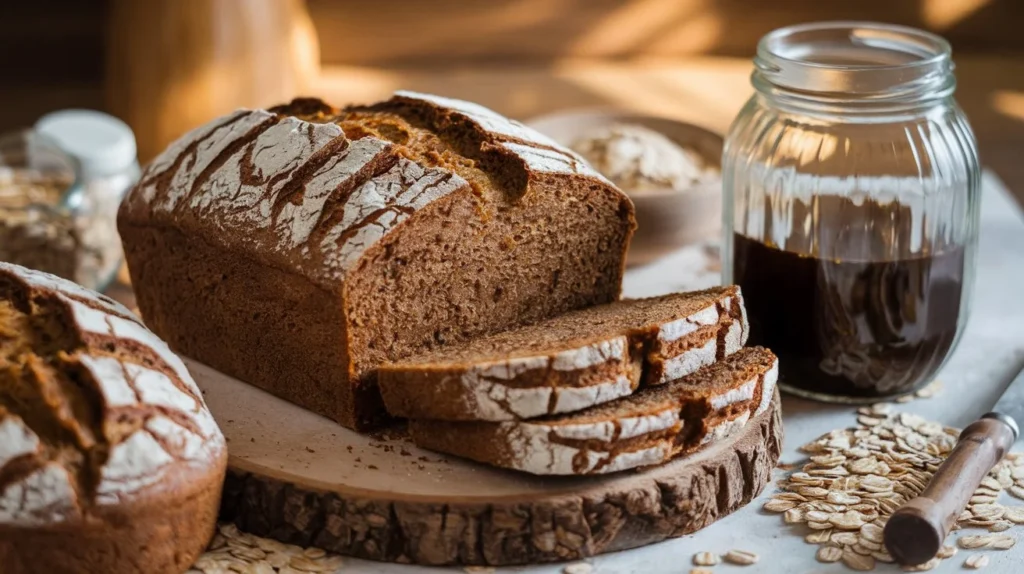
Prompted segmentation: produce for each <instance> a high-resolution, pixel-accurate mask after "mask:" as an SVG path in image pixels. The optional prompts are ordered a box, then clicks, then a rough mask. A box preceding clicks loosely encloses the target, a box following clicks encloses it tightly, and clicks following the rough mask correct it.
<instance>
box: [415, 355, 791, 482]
mask: <svg viewBox="0 0 1024 574" xmlns="http://www.w3.org/2000/svg"><path fill="white" fill-rule="evenodd" d="M777 377H778V360H777V359H776V358H775V355H773V354H772V353H771V351H768V350H766V349H763V348H761V347H751V348H746V349H742V350H740V351H739V352H737V353H735V354H733V355H731V356H729V357H727V358H726V359H724V360H722V361H719V362H717V363H714V364H712V365H709V366H706V367H703V368H701V369H700V370H698V371H697V372H695V373H693V374H691V375H688V376H686V377H683V378H681V379H679V380H676V381H672V382H670V383H668V384H666V385H663V386H659V387H654V388H650V389H644V390H641V391H639V392H637V393H636V394H635V395H633V396H630V397H626V398H622V399H619V400H617V401H614V402H610V403H607V404H603V405H600V406H597V407H593V408H591V409H587V410H585V411H582V412H579V413H574V414H571V415H562V416H557V417H545V418H542V419H535V420H529V421H506V422H483V421H480V422H455V421H428V420H412V421H410V422H409V430H410V433H411V434H412V438H413V441H414V442H416V444H418V445H420V446H422V447H424V448H429V449H432V450H436V451H440V452H445V453H449V454H454V455H457V456H462V457H465V458H469V459H472V460H476V461H479V462H485V463H488V464H492V465H494V466H499V467H503V468H510V469H514V470H521V471H524V472H529V473H533V474H545V475H574V474H603V473H609V472H615V471H619V470H625V469H628V468H636V467H641V466H649V465H655V464H660V463H663V462H665V461H668V460H669V459H671V458H673V457H675V456H678V455H680V454H685V453H688V452H692V451H694V450H697V449H699V448H701V447H703V446H705V445H708V444H710V443H712V442H715V441H718V440H722V439H724V438H727V437H729V436H731V435H733V434H734V433H736V432H737V431H739V430H740V429H741V428H742V427H743V426H744V425H745V424H746V423H747V421H748V420H750V419H751V418H753V417H756V416H757V415H759V414H761V413H763V412H764V411H765V410H767V409H768V408H769V406H770V404H771V400H772V397H773V396H774V394H775V381H776V379H777Z"/></svg>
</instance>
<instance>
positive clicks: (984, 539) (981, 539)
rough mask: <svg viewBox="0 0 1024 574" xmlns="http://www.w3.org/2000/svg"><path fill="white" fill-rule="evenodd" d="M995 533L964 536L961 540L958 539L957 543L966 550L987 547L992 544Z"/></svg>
mask: <svg viewBox="0 0 1024 574" xmlns="http://www.w3.org/2000/svg"><path fill="white" fill-rule="evenodd" d="M995 536H996V535H995V534H978V535H975V536H963V537H961V538H960V540H957V541H956V542H957V544H959V545H960V548H963V549H964V550H974V549H976V548H987V547H989V546H991V545H992V541H993V538H994V537H995Z"/></svg>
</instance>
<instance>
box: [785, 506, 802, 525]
mask: <svg viewBox="0 0 1024 574" xmlns="http://www.w3.org/2000/svg"><path fill="white" fill-rule="evenodd" d="M782 518H783V520H785V521H786V524H798V523H800V522H804V511H803V510H801V509H799V508H791V509H789V510H787V511H786V512H785V513H784V514H783V515H782Z"/></svg>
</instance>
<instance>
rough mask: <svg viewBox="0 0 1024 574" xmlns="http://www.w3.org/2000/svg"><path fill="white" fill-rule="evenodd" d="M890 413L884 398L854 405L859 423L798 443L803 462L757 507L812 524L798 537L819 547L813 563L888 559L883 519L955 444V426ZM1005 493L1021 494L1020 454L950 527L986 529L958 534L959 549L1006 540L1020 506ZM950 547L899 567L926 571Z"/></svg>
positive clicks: (1023, 461) (999, 468)
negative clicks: (805, 456) (1008, 502)
mask: <svg viewBox="0 0 1024 574" xmlns="http://www.w3.org/2000/svg"><path fill="white" fill-rule="evenodd" d="M927 392H929V391H925V393H926V394H927ZM892 410H893V407H892V405H891V404H888V403H881V404H879V405H873V406H871V407H861V408H859V409H858V410H857V413H858V415H859V417H858V422H859V423H860V424H861V425H863V426H860V427H857V428H854V429H839V430H835V431H832V432H829V433H826V434H824V435H822V436H821V437H819V438H818V439H816V440H814V441H812V442H810V443H808V444H806V445H804V446H802V447H801V448H800V450H801V451H802V452H804V453H807V454H808V455H810V456H809V460H808V461H805V464H804V465H803V467H802V468H800V469H799V472H794V473H793V474H792V475H791V476H790V477H789V478H788V480H783V481H781V482H780V483H779V485H780V488H781V489H782V490H783V491H784V492H781V493H779V494H777V495H775V496H773V497H772V499H771V500H770V501H768V503H766V504H765V510H768V511H774V512H782V513H784V519H785V521H786V522H787V523H790V524H794V523H806V524H807V526H808V527H810V528H811V529H812V531H811V532H810V533H808V534H806V536H805V537H804V539H805V540H806V541H807V542H808V543H811V544H819V545H821V547H820V548H819V549H818V550H817V551H816V552H817V553H818V556H819V561H821V562H833V561H839V560H841V561H843V562H844V564H846V565H847V567H848V568H851V569H855V570H870V569H872V568H874V567H875V563H876V562H879V563H882V562H885V563H891V562H893V558H892V556H890V555H889V553H888V551H887V550H886V549H885V547H884V545H883V538H884V537H883V530H884V528H885V524H886V522H887V521H888V519H889V516H891V515H892V513H893V512H894V511H895V510H896V509H897V508H899V507H900V506H901V505H903V504H905V503H906V502H907V501H909V500H910V499H912V498H914V497H916V496H919V495H920V493H921V492H923V491H924V490H925V488H926V487H927V485H928V483H929V482H930V481H931V479H932V476H933V475H934V473H935V472H936V471H937V470H938V468H939V466H940V465H941V464H942V463H943V462H944V461H945V459H946V457H947V456H949V454H950V453H951V452H952V450H953V448H954V447H955V446H956V441H957V438H958V436H959V433H960V431H959V429H954V428H950V427H945V426H943V425H941V424H938V423H935V422H930V421H927V420H925V419H924V418H922V417H920V416H917V415H914V414H910V413H894V412H892ZM794 466H797V465H794ZM1006 490H1009V491H1010V493H1011V494H1013V495H1014V496H1017V497H1019V498H1021V499H1024V453H1009V454H1008V455H1007V456H1006V458H1005V459H1004V460H1003V461H1001V462H1000V463H999V464H997V465H996V466H995V467H994V468H993V469H992V470H991V472H990V473H989V475H988V476H986V477H985V478H984V479H983V480H982V482H981V485H980V486H979V488H978V489H977V491H976V492H974V493H973V495H972V497H971V501H970V504H969V505H968V507H967V509H966V510H965V511H964V512H963V513H962V514H961V515H960V517H959V518H958V519H957V521H956V522H954V524H953V525H952V529H953V530H958V529H962V528H965V527H982V528H988V529H989V530H990V532H989V533H986V534H982V535H976V536H962V537H960V539H959V540H958V541H957V543H958V544H959V545H960V547H961V548H974V549H978V548H990V549H1008V548H1010V547H1012V546H1013V545H1014V543H1015V539H1014V537H1012V536H1008V535H1007V534H999V533H1000V532H1004V531H1007V530H1009V529H1011V528H1012V527H1013V525H1014V524H1017V523H1020V524H1024V506H1009V507H1007V506H1004V505H1002V504H999V503H998V502H997V501H998V500H999V498H1000V496H1001V495H1002V493H1003V492H1004V491H1006ZM956 552H957V549H956V547H955V546H944V547H943V548H942V549H941V550H940V552H939V554H938V556H937V557H936V558H935V559H933V560H931V561H929V562H928V563H925V564H923V565H921V566H918V567H916V568H912V569H906V570H912V571H925V570H931V569H932V568H934V567H935V566H936V565H938V564H939V562H940V561H941V560H943V559H947V558H950V557H952V556H953V555H954V554H956Z"/></svg>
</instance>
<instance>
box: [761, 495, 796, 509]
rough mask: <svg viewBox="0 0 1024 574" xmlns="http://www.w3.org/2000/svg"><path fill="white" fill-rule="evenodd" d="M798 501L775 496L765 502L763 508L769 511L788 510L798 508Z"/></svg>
mask: <svg viewBox="0 0 1024 574" xmlns="http://www.w3.org/2000/svg"><path fill="white" fill-rule="evenodd" d="M796 505H797V502H796V501H795V500H781V499H777V498H773V499H771V500H769V501H768V502H766V503H764V506H763V508H764V509H765V510H767V511H768V512H786V511H787V510H791V509H793V508H796Z"/></svg>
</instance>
